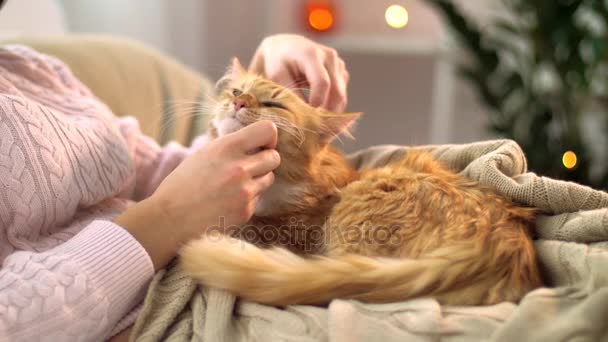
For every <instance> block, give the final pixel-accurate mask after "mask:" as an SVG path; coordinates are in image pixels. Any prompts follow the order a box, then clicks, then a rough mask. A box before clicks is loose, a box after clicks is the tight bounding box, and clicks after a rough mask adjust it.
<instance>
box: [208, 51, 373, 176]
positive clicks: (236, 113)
mask: <svg viewBox="0 0 608 342" xmlns="http://www.w3.org/2000/svg"><path fill="white" fill-rule="evenodd" d="M217 91H218V96H217V104H216V105H215V108H214V109H213V110H212V118H211V120H210V127H209V128H210V134H211V136H212V137H218V136H223V135H226V134H229V133H232V132H235V131H237V130H239V129H241V128H243V127H245V126H247V125H249V124H251V123H253V122H256V121H258V120H270V121H273V122H274V123H275V124H276V126H277V128H278V134H279V137H278V144H277V151H279V153H280V154H281V159H282V160H283V161H285V160H286V159H292V158H297V159H299V160H298V161H299V162H300V165H302V164H301V162H306V160H310V159H311V158H313V157H314V155H315V154H316V153H318V152H319V151H320V150H322V149H323V148H325V147H326V146H327V145H328V144H329V143H330V142H331V141H332V140H334V139H335V138H336V137H337V136H338V135H340V134H349V133H348V129H349V127H351V125H352V124H353V123H354V122H355V121H356V120H357V119H358V118H359V116H360V115H361V113H333V112H329V111H327V110H324V109H321V108H315V107H312V106H310V105H309V104H308V103H306V102H305V101H304V100H303V99H302V98H301V97H300V96H298V95H296V94H295V93H294V92H293V91H291V90H290V89H289V88H287V87H284V86H281V85H278V84H276V83H274V82H272V81H270V80H268V79H266V78H264V77H263V76H261V75H257V74H254V73H251V72H248V71H247V70H245V69H244V68H243V66H242V65H241V64H240V62H239V61H238V59H236V58H234V59H233V61H232V66H231V67H230V68H229V69H228V72H227V73H226V74H225V75H224V77H222V78H221V79H220V80H219V81H218V83H217Z"/></svg>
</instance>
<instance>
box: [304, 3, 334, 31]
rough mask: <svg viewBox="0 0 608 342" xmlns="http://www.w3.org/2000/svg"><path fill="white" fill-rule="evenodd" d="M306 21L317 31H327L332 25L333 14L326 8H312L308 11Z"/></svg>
mask: <svg viewBox="0 0 608 342" xmlns="http://www.w3.org/2000/svg"><path fill="white" fill-rule="evenodd" d="M308 23H309V24H310V27H312V28H313V29H315V30H317V31H327V30H329V29H330V28H331V27H332V26H333V25H334V15H333V13H332V12H331V11H330V10H329V9H328V8H314V9H312V10H310V11H309V13H308Z"/></svg>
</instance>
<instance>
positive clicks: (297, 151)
mask: <svg viewBox="0 0 608 342" xmlns="http://www.w3.org/2000/svg"><path fill="white" fill-rule="evenodd" d="M218 88H219V91H220V92H221V93H220V94H219V98H218V102H217V105H216V107H215V109H214V110H213V113H212V114H213V115H214V116H213V119H212V120H211V123H210V131H209V132H210V135H211V136H212V137H218V136H222V135H225V134H229V133H230V132H234V131H236V130H238V129H240V128H242V127H244V126H245V125H247V124H250V123H252V122H254V121H256V120H262V119H267V120H272V121H274V122H275V123H276V125H277V127H278V129H279V138H278V145H277V151H278V152H279V154H280V155H281V165H280V167H279V168H277V169H276V170H275V183H274V185H273V186H272V187H271V188H270V190H268V191H267V192H266V193H264V194H263V195H262V196H261V197H260V199H259V202H258V205H257V207H256V210H255V214H254V216H253V217H252V218H251V220H250V221H249V222H248V224H246V225H243V226H239V227H224V228H225V229H227V233H226V232H224V233H223V234H228V235H232V237H228V236H226V235H223V234H219V235H218V234H213V233H209V234H208V235H206V236H203V237H202V238H201V239H199V240H197V241H195V242H192V243H190V244H189V245H187V246H186V247H185V248H184V249H183V250H182V253H181V262H182V264H183V265H184V268H185V270H186V271H187V272H188V274H190V275H191V276H192V277H193V278H195V279H197V280H198V281H199V282H200V283H202V284H204V285H208V286H212V287H218V288H224V289H227V290H229V291H231V292H233V293H235V294H236V295H238V296H241V297H242V298H245V299H248V300H252V301H256V302H259V303H264V304H270V305H289V304H326V303H328V302H329V301H331V300H332V299H334V298H350V299H357V300H361V301H365V302H394V301H402V300H406V299H410V298H414V297H433V298H436V299H437V300H438V301H439V302H441V303H442V304H453V305H488V304H495V303H499V302H502V301H512V302H517V301H519V300H520V299H521V298H522V297H523V296H524V295H525V294H526V293H527V292H528V291H530V290H532V289H534V288H537V287H539V286H541V285H542V282H541V277H540V273H539V269H538V265H537V260H536V254H535V250H534V246H533V244H532V239H531V232H530V231H531V228H532V227H533V221H534V218H535V212H534V211H533V210H532V209H528V208H523V207H521V206H519V205H517V204H514V203H512V202H510V201H509V200H507V199H505V198H503V197H501V196H499V195H497V194H496V193H495V192H494V191H493V190H491V189H489V188H485V187H482V186H480V185H479V184H477V183H476V182H473V181H471V180H468V179H466V178H464V177H462V176H460V175H457V174H456V173H454V172H452V171H450V170H448V169H447V168H446V167H444V166H442V165H441V164H440V163H439V162H437V161H435V160H434V159H433V158H432V157H431V155H429V154H425V153H422V152H410V153H408V154H407V155H406V156H405V157H404V159H403V160H401V161H399V162H396V163H392V164H390V165H386V166H384V167H380V168H377V169H370V170H364V171H361V172H357V171H356V170H354V169H353V168H352V167H351V166H350V165H349V164H348V163H347V161H346V159H345V158H344V156H343V155H342V154H341V153H340V152H338V151H337V150H336V149H334V148H333V147H331V146H330V145H329V144H330V142H331V141H332V140H333V139H334V138H335V137H336V136H338V135H339V134H341V133H347V132H348V128H349V126H350V125H351V124H353V123H354V122H355V120H356V119H357V118H358V117H359V115H360V114H358V113H345V114H337V113H329V112H327V111H325V110H323V109H319V108H313V107H311V106H309V105H308V104H307V103H305V102H304V101H303V100H302V99H301V98H300V97H298V96H297V95H296V94H294V93H293V92H292V91H290V90H289V89H287V88H285V87H282V86H279V85H277V84H275V83H273V82H271V81H269V80H266V79H264V78H263V77H261V76H259V75H254V74H251V73H248V72H247V71H246V70H244V69H243V67H242V66H241V65H240V63H239V62H238V60H236V59H235V60H234V61H233V66H232V68H231V70H229V72H228V73H227V74H226V75H225V76H224V78H223V79H222V80H220V82H218ZM218 231H219V230H218Z"/></svg>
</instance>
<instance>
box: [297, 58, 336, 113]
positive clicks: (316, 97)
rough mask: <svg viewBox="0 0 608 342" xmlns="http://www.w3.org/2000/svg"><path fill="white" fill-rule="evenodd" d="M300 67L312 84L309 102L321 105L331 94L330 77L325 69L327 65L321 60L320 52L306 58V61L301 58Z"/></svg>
mask: <svg viewBox="0 0 608 342" xmlns="http://www.w3.org/2000/svg"><path fill="white" fill-rule="evenodd" d="M299 64H300V67H301V69H302V70H303V71H304V75H305V77H306V80H307V81H308V84H310V98H309V102H310V104H311V105H312V106H314V107H319V106H321V105H322V104H323V103H325V100H326V99H327V96H328V95H329V87H330V78H329V75H328V73H327V70H326V69H325V65H324V64H323V63H322V62H321V59H320V57H319V56H318V54H315V57H313V58H308V59H306V62H304V63H303V62H302V61H301V60H300V63H299Z"/></svg>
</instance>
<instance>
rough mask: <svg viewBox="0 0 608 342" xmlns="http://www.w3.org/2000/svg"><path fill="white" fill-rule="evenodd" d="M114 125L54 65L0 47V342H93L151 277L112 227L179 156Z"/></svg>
mask: <svg viewBox="0 0 608 342" xmlns="http://www.w3.org/2000/svg"><path fill="white" fill-rule="evenodd" d="M187 153H188V150H187V149H186V148H184V147H181V146H179V145H177V144H169V145H168V146H166V147H164V148H161V147H159V146H158V145H157V144H156V143H155V142H154V141H153V140H152V139H151V138H149V137H146V136H144V135H142V134H141V133H140V131H139V128H138V124H137V122H136V120H134V119H132V118H123V119H118V118H117V117H115V116H114V115H113V114H112V113H111V111H110V110H109V109H108V108H107V107H106V106H105V105H104V104H102V103H101V102H100V101H99V100H98V99H96V98H95V96H94V95H93V94H92V93H91V92H90V91H89V90H88V89H87V88H86V87H85V86H84V85H83V84H81V83H80V82H79V81H78V80H77V79H76V78H75V77H74V76H73V75H72V74H71V72H70V71H69V70H68V68H67V67H66V66H65V65H64V64H63V63H61V62H60V61H58V60H57V59H55V58H52V57H49V56H46V55H42V54H39V53H37V52H34V51H33V50H31V49H29V48H26V47H23V46H5V47H0V261H1V262H2V267H1V269H0V340H2V341H4V340H11V341H34V340H41V339H44V340H47V341H71V340H79V341H89V340H95V341H99V340H102V339H104V338H107V337H109V336H110V332H111V331H112V329H113V328H115V327H116V325H117V324H118V322H119V321H120V320H121V319H122V318H124V317H125V316H128V317H129V318H131V320H133V319H134V318H135V317H134V316H135V315H133V314H131V315H128V314H129V313H130V312H132V310H133V308H134V307H135V306H136V305H137V304H138V303H140V302H141V300H142V298H143V296H144V294H145V291H146V288H147V286H148V283H149V281H150V279H151V277H152V276H153V274H154V270H153V266H152V263H151V260H150V258H149V256H148V255H147V254H146V252H145V250H144V249H143V247H142V246H141V245H140V244H139V243H138V242H137V241H136V240H135V239H134V238H133V237H132V236H131V235H130V234H129V233H128V232H127V231H125V230H124V229H122V228H121V227H119V226H117V225H115V224H114V223H112V222H111V220H112V219H113V218H114V217H116V216H117V215H118V214H119V213H121V212H122V211H123V210H125V208H127V207H128V206H129V205H130V204H132V203H133V201H136V200H140V199H143V198H145V197H146V196H148V195H150V194H151V193H152V192H153V191H154V190H155V188H156V187H157V185H158V184H159V183H160V182H161V180H162V179H163V178H164V177H165V176H166V175H167V174H168V173H169V172H171V171H172V170H173V169H174V168H175V167H176V166H177V165H178V164H179V163H180V162H181V161H182V160H183V158H184V157H185V156H186V155H187Z"/></svg>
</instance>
